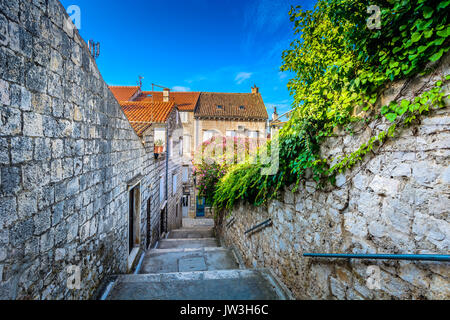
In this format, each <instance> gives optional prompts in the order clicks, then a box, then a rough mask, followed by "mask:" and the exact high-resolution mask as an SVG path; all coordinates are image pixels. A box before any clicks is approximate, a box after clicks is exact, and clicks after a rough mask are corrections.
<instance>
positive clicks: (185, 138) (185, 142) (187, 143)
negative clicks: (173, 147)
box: [183, 136, 191, 154]
mask: <svg viewBox="0 0 450 320" xmlns="http://www.w3.org/2000/svg"><path fill="white" fill-rule="evenodd" d="M183 145H184V146H183V150H184V152H185V153H187V154H190V153H191V136H183Z"/></svg>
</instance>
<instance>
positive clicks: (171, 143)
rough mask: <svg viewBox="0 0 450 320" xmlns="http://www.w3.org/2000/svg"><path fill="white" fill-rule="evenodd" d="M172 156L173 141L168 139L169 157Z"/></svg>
mask: <svg viewBox="0 0 450 320" xmlns="http://www.w3.org/2000/svg"><path fill="white" fill-rule="evenodd" d="M172 156H173V139H172V138H169V157H172Z"/></svg>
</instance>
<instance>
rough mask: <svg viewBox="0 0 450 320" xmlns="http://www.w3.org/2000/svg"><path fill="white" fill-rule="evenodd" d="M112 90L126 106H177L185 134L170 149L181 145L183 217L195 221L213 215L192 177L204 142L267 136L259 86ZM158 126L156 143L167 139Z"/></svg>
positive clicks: (121, 88) (124, 88) (136, 87)
mask: <svg viewBox="0 0 450 320" xmlns="http://www.w3.org/2000/svg"><path fill="white" fill-rule="evenodd" d="M110 88H111V90H113V92H117V93H115V94H116V96H117V99H118V100H119V99H124V100H126V101H122V102H121V105H122V106H125V105H129V106H131V105H134V106H137V105H141V106H145V105H148V106H150V105H151V104H155V105H156V104H161V103H172V104H174V106H176V109H177V110H178V114H179V119H180V124H181V127H182V132H181V134H179V135H180V137H179V138H176V139H173V140H172V141H170V140H169V141H167V146H169V147H170V146H177V147H178V148H180V149H181V150H180V152H179V153H177V152H176V153H177V154H179V155H181V156H180V158H179V159H177V161H179V162H178V163H179V165H180V168H179V169H180V172H181V173H180V179H179V180H178V181H179V182H180V184H181V185H182V191H181V192H182V199H181V203H182V206H181V212H182V213H181V215H182V216H183V217H190V218H194V217H200V216H204V215H208V213H209V211H208V210H205V207H207V204H205V203H204V200H203V199H202V198H199V197H198V194H197V191H196V187H195V181H194V177H193V174H192V172H193V159H194V154H195V153H196V152H198V150H199V148H200V147H201V144H202V143H203V142H204V141H207V140H209V139H211V138H212V137H213V136H224V137H225V136H228V137H237V136H239V137H250V138H254V139H265V138H266V137H267V120H268V115H267V111H266V107H265V105H264V101H263V99H262V97H261V94H260V93H259V88H257V87H256V86H254V87H253V88H251V92H249V93H218V92H171V91H170V90H169V89H164V90H163V91H141V89H140V87H139V86H134V87H123V86H118V87H110ZM148 110H150V109H148ZM149 121H150V122H152V121H153V120H151V119H149ZM136 125H138V123H137V124H136ZM158 126H161V124H158V123H155V124H154V128H155V130H156V131H155V141H156V140H164V137H163V136H162V133H161V132H159V131H158V130H160V129H158ZM162 132H163V131H162ZM178 143H179V145H178ZM169 159H171V158H170V157H169ZM169 180H170V179H169ZM178 181H177V182H178Z"/></svg>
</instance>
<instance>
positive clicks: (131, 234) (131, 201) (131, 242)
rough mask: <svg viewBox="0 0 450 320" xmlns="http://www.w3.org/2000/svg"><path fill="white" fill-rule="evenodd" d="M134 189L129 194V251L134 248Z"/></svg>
mask: <svg viewBox="0 0 450 320" xmlns="http://www.w3.org/2000/svg"><path fill="white" fill-rule="evenodd" d="M134 189H135V188H133V189H131V190H130V194H129V197H130V199H129V204H130V207H129V216H128V252H129V253H130V252H131V250H133V248H134Z"/></svg>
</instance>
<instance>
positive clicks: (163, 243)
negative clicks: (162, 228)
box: [156, 238, 219, 249]
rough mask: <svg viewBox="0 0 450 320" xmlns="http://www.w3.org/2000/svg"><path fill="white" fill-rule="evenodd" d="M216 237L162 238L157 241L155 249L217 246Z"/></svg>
mask: <svg viewBox="0 0 450 320" xmlns="http://www.w3.org/2000/svg"><path fill="white" fill-rule="evenodd" d="M218 246H219V243H218V241H217V239H216V238H197V239H195V238H194V239H162V240H160V241H159V243H158V246H157V247H156V248H157V249H189V248H191V249H196V248H205V247H218Z"/></svg>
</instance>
